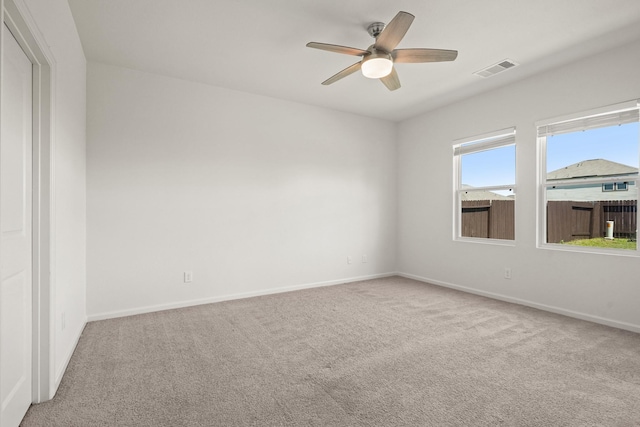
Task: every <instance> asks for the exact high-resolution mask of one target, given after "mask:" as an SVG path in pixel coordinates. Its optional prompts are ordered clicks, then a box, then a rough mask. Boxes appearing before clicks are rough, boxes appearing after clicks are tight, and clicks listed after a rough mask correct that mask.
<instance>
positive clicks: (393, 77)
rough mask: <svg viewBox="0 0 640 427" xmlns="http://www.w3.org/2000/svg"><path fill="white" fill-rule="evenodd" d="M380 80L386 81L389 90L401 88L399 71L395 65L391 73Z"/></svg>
mask: <svg viewBox="0 0 640 427" xmlns="http://www.w3.org/2000/svg"><path fill="white" fill-rule="evenodd" d="M380 81H381V82H382V83H384V85H385V86H386V87H387V89H389V90H396V89H400V79H399V78H398V73H397V72H396V69H395V67H394V68H392V69H391V73H389V75H387V76H384V77H382V78H380Z"/></svg>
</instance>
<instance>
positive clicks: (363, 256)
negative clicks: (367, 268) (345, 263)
mask: <svg viewBox="0 0 640 427" xmlns="http://www.w3.org/2000/svg"><path fill="white" fill-rule="evenodd" d="M362 262H363V263H366V262H367V256H366V255H362Z"/></svg>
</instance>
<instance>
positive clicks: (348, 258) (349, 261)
mask: <svg viewBox="0 0 640 427" xmlns="http://www.w3.org/2000/svg"><path fill="white" fill-rule="evenodd" d="M352 262H353V260H352V259H351V257H350V256H348V257H347V264H351V263H352Z"/></svg>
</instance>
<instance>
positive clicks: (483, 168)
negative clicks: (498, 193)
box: [462, 145, 516, 187]
mask: <svg viewBox="0 0 640 427" xmlns="http://www.w3.org/2000/svg"><path fill="white" fill-rule="evenodd" d="M515 182H516V146H515V145H511V146H507V147H500V148H494V149H492V150H485V151H480V152H478V153H470V154H465V155H463V156H462V184H463V185H468V186H472V187H489V186H495V185H504V184H514V183H515Z"/></svg>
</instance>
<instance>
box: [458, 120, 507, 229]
mask: <svg viewBox="0 0 640 427" xmlns="http://www.w3.org/2000/svg"><path fill="white" fill-rule="evenodd" d="M504 132H505V133H501V132H496V134H495V135H494V136H492V137H488V138H478V139H477V140H474V141H470V142H465V143H463V144H459V145H456V146H454V158H455V159H456V160H457V161H456V163H455V164H456V177H457V180H456V194H455V197H456V203H457V208H456V218H455V221H454V224H455V227H456V232H455V235H454V236H455V237H456V238H475V239H491V240H504V241H512V240H514V239H515V200H516V198H515V181H516V146H515V130H514V129H509V130H506V131H504Z"/></svg>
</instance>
